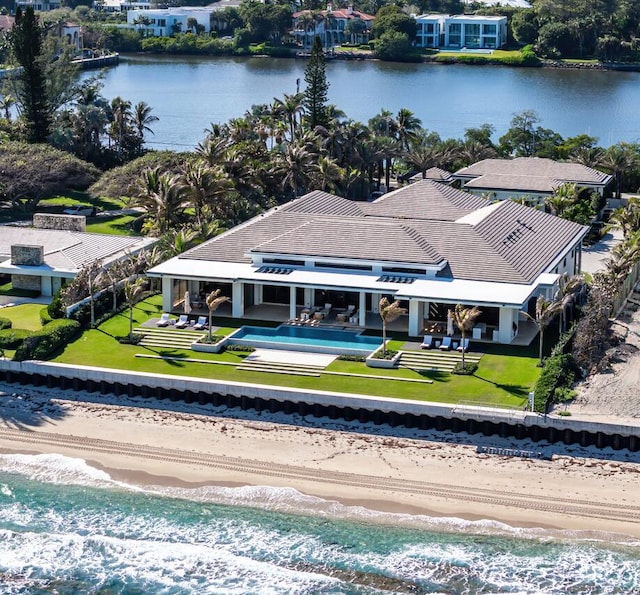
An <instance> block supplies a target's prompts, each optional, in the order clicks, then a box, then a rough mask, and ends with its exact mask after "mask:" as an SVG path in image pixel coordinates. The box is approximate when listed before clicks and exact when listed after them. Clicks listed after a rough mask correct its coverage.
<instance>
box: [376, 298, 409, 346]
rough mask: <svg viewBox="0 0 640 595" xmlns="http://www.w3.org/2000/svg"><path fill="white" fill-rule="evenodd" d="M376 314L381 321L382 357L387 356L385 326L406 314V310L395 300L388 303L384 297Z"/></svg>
mask: <svg viewBox="0 0 640 595" xmlns="http://www.w3.org/2000/svg"><path fill="white" fill-rule="evenodd" d="M378 312H379V313H380V318H381V319H382V355H383V356H386V355H387V324H388V323H390V322H393V321H394V320H397V319H398V318H399V317H400V316H402V315H403V314H406V313H407V309H406V308H401V307H400V302H399V301H398V300H396V301H395V302H392V303H390V302H389V300H388V299H387V298H386V297H383V298H382V299H381V300H380V303H379V304H378Z"/></svg>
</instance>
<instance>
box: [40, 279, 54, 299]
mask: <svg viewBox="0 0 640 595" xmlns="http://www.w3.org/2000/svg"><path fill="white" fill-rule="evenodd" d="M40 293H41V294H42V295H45V296H47V297H48V296H51V295H53V293H52V290H51V277H49V276H48V275H46V276H45V275H43V276H42V277H40Z"/></svg>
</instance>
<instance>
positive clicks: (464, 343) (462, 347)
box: [456, 337, 470, 353]
mask: <svg viewBox="0 0 640 595" xmlns="http://www.w3.org/2000/svg"><path fill="white" fill-rule="evenodd" d="M469 341H470V339H469V337H465V338H464V339H463V340H462V341H460V345H458V347H457V348H456V349H457V350H458V351H460V352H463V351H464V353H466V352H467V351H469Z"/></svg>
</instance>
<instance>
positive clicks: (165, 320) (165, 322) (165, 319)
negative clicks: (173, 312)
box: [156, 312, 170, 326]
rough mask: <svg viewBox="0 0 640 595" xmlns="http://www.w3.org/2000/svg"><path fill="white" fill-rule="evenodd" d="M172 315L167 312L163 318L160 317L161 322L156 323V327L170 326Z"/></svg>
mask: <svg viewBox="0 0 640 595" xmlns="http://www.w3.org/2000/svg"><path fill="white" fill-rule="evenodd" d="M169 316H170V315H169V314H168V313H167V312H165V313H164V314H163V315H162V316H160V320H158V322H156V326H169V321H170V317H169Z"/></svg>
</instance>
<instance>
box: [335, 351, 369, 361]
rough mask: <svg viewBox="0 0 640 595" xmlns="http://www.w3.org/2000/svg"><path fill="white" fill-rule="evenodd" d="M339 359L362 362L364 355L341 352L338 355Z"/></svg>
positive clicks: (364, 358) (364, 359)
mask: <svg viewBox="0 0 640 595" xmlns="http://www.w3.org/2000/svg"><path fill="white" fill-rule="evenodd" d="M338 359H339V360H342V361H343V362H364V361H366V359H367V358H366V357H365V356H363V355H351V354H349V353H342V354H341V355H339V356H338Z"/></svg>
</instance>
